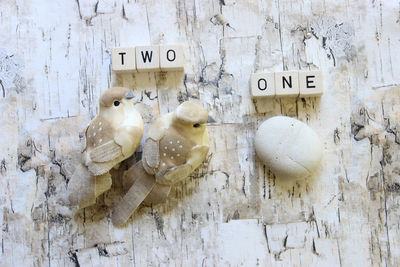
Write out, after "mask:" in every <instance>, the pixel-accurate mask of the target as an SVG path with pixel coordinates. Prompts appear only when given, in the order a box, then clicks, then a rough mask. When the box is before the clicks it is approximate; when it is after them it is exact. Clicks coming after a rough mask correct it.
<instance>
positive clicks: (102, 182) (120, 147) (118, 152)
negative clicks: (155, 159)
mask: <svg viewBox="0 0 400 267" xmlns="http://www.w3.org/2000/svg"><path fill="white" fill-rule="evenodd" d="M133 97H134V95H133V94H132V92H130V91H129V89H127V88H123V87H113V88H109V89H107V90H106V91H104V92H103V94H102V95H101V97H100V101H99V102H100V112H99V114H98V115H97V116H96V117H95V118H94V119H93V120H92V121H91V122H90V124H89V126H88V127H87V129H86V147H85V149H84V150H83V152H82V156H83V161H84V163H83V164H80V166H78V167H77V168H76V170H75V172H74V174H73V175H72V178H71V179H70V182H69V186H68V190H69V200H70V203H71V204H73V205H79V206H80V208H84V207H87V206H89V205H92V204H94V203H95V201H96V198H97V197H98V196H99V195H100V194H102V193H104V192H105V191H107V190H108V189H109V188H110V187H111V183H112V182H111V175H110V173H109V171H110V170H111V169H112V168H113V167H118V166H119V163H120V162H121V161H123V160H125V159H126V158H128V157H130V156H131V155H132V154H133V152H134V151H135V150H136V148H137V146H138V145H139V143H140V140H141V139H142V136H143V119H142V117H141V115H140V114H139V112H138V111H137V110H136V109H135V107H134V103H133V101H132V99H133Z"/></svg>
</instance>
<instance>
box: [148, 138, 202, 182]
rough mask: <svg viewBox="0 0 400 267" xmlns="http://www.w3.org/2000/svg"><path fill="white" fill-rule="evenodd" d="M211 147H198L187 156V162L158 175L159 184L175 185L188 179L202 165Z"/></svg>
mask: <svg viewBox="0 0 400 267" xmlns="http://www.w3.org/2000/svg"><path fill="white" fill-rule="evenodd" d="M208 149H209V147H208V146H206V145H197V146H195V147H193V148H192V150H191V151H190V152H189V153H188V154H187V156H186V162H185V163H184V164H181V165H179V166H176V167H172V168H170V169H167V170H165V171H164V172H159V173H157V174H156V179H157V183H160V184H174V183H178V182H180V181H181V180H183V179H185V178H186V177H188V176H189V175H190V174H191V173H192V172H193V171H194V170H195V169H197V167H199V166H200V165H201V163H202V162H203V161H204V159H205V158H206V156H207V153H208Z"/></svg>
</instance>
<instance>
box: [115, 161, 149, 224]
mask: <svg viewBox="0 0 400 267" xmlns="http://www.w3.org/2000/svg"><path fill="white" fill-rule="evenodd" d="M123 180H124V186H127V185H130V189H129V190H128V192H127V193H126V194H125V196H124V197H123V198H122V199H121V200H120V201H119V202H118V203H117V205H116V206H115V207H114V212H113V214H112V222H113V224H114V225H115V226H121V225H123V224H124V223H126V221H128V219H129V217H130V216H131V215H132V213H133V212H134V211H135V210H136V209H137V208H138V207H139V205H140V203H142V202H143V200H144V199H145V198H146V197H147V195H148V194H149V193H150V191H151V190H152V189H153V187H154V185H155V184H156V178H155V177H154V175H151V174H148V173H147V172H146V171H145V169H144V168H143V164H142V161H139V162H137V163H136V164H135V165H133V166H132V167H131V168H129V170H128V171H126V172H125V174H124V178H123ZM126 188H128V187H126Z"/></svg>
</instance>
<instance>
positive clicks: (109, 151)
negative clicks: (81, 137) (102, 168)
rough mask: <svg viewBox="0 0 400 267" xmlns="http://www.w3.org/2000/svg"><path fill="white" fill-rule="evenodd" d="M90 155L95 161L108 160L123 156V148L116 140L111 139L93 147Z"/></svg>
mask: <svg viewBox="0 0 400 267" xmlns="http://www.w3.org/2000/svg"><path fill="white" fill-rule="evenodd" d="M89 155H90V159H91V160H92V161H94V162H107V161H110V160H113V159H116V158H118V157H120V156H122V148H121V146H120V145H118V144H117V143H116V142H115V141H114V140H111V141H108V142H107V143H105V144H102V145H100V146H98V147H95V148H93V149H92V150H91V151H90V153H89Z"/></svg>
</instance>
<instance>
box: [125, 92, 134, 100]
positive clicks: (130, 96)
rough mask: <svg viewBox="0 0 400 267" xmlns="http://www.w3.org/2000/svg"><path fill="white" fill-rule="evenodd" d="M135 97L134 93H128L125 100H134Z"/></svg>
mask: <svg viewBox="0 0 400 267" xmlns="http://www.w3.org/2000/svg"><path fill="white" fill-rule="evenodd" d="M134 97H135V96H134V95H133V93H132V92H128V93H127V94H126V95H125V98H126V99H132V98H134Z"/></svg>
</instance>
